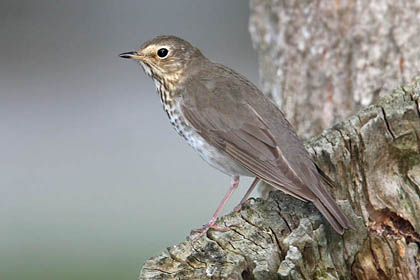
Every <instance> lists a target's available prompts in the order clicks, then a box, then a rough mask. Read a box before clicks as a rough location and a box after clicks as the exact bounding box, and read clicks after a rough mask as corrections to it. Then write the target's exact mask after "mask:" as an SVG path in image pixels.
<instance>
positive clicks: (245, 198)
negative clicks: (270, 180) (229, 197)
mask: <svg viewBox="0 0 420 280" xmlns="http://www.w3.org/2000/svg"><path fill="white" fill-rule="evenodd" d="M259 181H260V178H258V177H255V179H254V181H252V184H251V186H250V187H249V189H248V191H247V192H246V194H245V195H244V197H243V198H242V200H241V202H239V204H238V205H237V206H236V207H235V209H233V210H234V211H236V212H239V211H241V208H242V204H244V202H245V201H246V200H247V199H248V196H249V195H250V194H251V193H252V191H253V190H254V189H255V187H256V186H257V184H258V182H259Z"/></svg>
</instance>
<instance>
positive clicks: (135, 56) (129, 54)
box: [119, 52, 144, 60]
mask: <svg viewBox="0 0 420 280" xmlns="http://www.w3.org/2000/svg"><path fill="white" fill-rule="evenodd" d="M119 57H122V58H129V59H137V60H141V59H143V57H144V55H141V54H139V53H138V52H125V53H122V54H120V55H119Z"/></svg>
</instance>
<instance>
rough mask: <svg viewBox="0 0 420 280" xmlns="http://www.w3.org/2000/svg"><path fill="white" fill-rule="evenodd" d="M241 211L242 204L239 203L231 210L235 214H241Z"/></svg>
mask: <svg viewBox="0 0 420 280" xmlns="http://www.w3.org/2000/svg"><path fill="white" fill-rule="evenodd" d="M241 210H242V203H239V204H238V205H236V207H235V208H233V211H235V212H241Z"/></svg>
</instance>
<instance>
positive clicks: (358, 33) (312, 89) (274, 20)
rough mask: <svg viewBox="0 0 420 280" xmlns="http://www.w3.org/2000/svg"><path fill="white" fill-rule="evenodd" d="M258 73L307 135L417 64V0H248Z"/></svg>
mask: <svg viewBox="0 0 420 280" xmlns="http://www.w3.org/2000/svg"><path fill="white" fill-rule="evenodd" d="M250 7H251V17H250V32H251V36H252V39H253V43H254V47H255V48H256V50H257V51H258V55H259V63H260V80H261V84H262V90H263V92H264V93H265V94H267V95H269V96H271V97H273V99H274V100H275V101H276V103H277V104H278V105H279V106H280V108H281V109H282V110H283V112H284V113H285V114H286V116H287V118H288V119H289V121H290V122H291V123H292V124H293V126H294V127H295V128H296V130H297V132H298V135H299V136H301V137H304V138H308V137H309V136H313V135H317V134H319V133H321V131H322V130H323V129H325V128H327V127H330V126H331V125H333V124H335V123H337V122H338V121H341V120H343V119H344V117H348V116H350V115H351V114H354V113H356V112H357V111H359V110H360V109H361V107H362V106H367V105H370V104H374V103H376V102H377V100H378V97H381V96H383V95H384V94H388V93H389V92H390V91H391V90H393V89H394V88H396V87H398V86H399V85H401V84H405V83H407V82H409V81H410V80H411V79H412V77H415V76H416V75H419V74H420V72H419V70H420V36H419V34H420V24H419V22H420V0H409V1H392V0H375V1H366V0H341V1H340V0H334V1H319V0H305V1H284V0H283V1H279V0H251V6H250Z"/></svg>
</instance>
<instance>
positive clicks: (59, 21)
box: [0, 0, 258, 280]
mask: <svg viewBox="0 0 420 280" xmlns="http://www.w3.org/2000/svg"><path fill="white" fill-rule="evenodd" d="M248 5H249V4H248V1H244V0H229V1H224V0H217V1H215V0H213V1H206V0H201V1H198V0H182V1H169V0H167V1H156V0H154V1H138V0H137V1H134V0H124V1H110V0H106V1H104V0H102V1H99V0H90V1H82V0H73V1H64V0H56V1H52V0H51V1H47V0H37V1H29V0H26V1H23V0H21V1H13V0H9V1H4V0H2V1H0V279H1V280H11V279H136V277H137V275H138V272H139V269H140V267H141V265H142V264H143V263H144V261H145V260H146V259H147V258H148V257H150V256H152V255H154V254H157V253H158V252H160V251H162V250H164V249H165V248H166V247H167V246H170V245H172V244H174V243H178V242H181V241H183V240H184V239H185V237H186V235H188V233H189V231H190V230H191V229H193V228H198V227H200V226H201V225H202V224H204V223H206V222H207V221H208V219H209V218H210V217H211V215H212V214H213V211H214V210H215V209H216V207H217V205H218V204H219V202H220V201H221V199H222V197H223V196H224V194H225V192H226V191H227V189H228V186H229V183H230V179H229V178H228V177H227V176H225V175H224V174H221V173H219V172H218V171H216V170H214V169H212V168H211V167H209V166H208V165H207V164H206V163H205V162H203V161H202V160H201V159H200V158H199V157H198V155H196V154H195V153H194V152H193V150H192V149H191V148H190V147H188V146H187V144H186V143H184V142H183V140H182V139H181V138H180V137H179V136H178V135H176V133H175V131H174V130H173V129H172V127H171V126H170V124H169V122H168V120H167V116H166V114H165V113H164V112H163V110H162V106H161V104H160V103H159V98H158V97H157V96H156V90H155V88H154V84H153V82H152V81H151V80H150V78H148V77H146V75H145V74H144V73H143V71H142V70H141V68H140V67H139V66H138V65H137V64H136V63H134V62H130V61H127V60H122V59H120V58H118V54H119V53H121V52H125V51H132V50H135V49H137V48H138V47H139V45H140V44H141V43H142V42H144V41H146V40H149V39H151V38H153V37H154V36H156V35H162V34H174V35H178V36H181V37H183V38H185V39H187V40H189V41H190V42H192V43H193V44H194V45H196V46H198V47H199V48H201V50H202V51H203V53H204V54H205V55H206V56H208V57H209V58H211V59H213V60H215V61H218V62H222V63H224V64H226V65H228V66H230V67H231V68H234V69H236V70H238V71H239V72H241V73H242V74H244V75H245V76H247V77H248V78H249V79H250V80H251V81H253V82H254V83H256V82H257V71H258V69H257V58H256V53H255V52H254V51H253V49H252V46H251V40H250V37H249V34H248V14H249V10H248ZM249 183H250V181H249V180H243V181H242V183H241V187H240V189H239V191H238V192H237V193H236V194H235V195H234V196H233V197H232V199H231V201H230V203H229V204H228V206H227V207H226V209H225V211H224V213H226V212H229V211H231V210H232V208H233V207H234V205H235V204H236V203H237V202H239V200H240V198H241V196H242V195H243V194H244V192H245V191H246V189H247V187H248V185H249Z"/></svg>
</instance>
